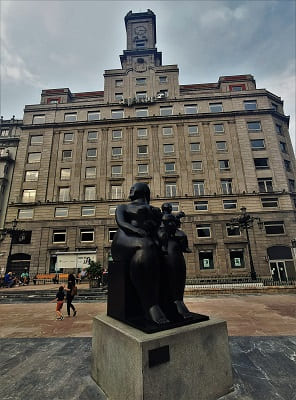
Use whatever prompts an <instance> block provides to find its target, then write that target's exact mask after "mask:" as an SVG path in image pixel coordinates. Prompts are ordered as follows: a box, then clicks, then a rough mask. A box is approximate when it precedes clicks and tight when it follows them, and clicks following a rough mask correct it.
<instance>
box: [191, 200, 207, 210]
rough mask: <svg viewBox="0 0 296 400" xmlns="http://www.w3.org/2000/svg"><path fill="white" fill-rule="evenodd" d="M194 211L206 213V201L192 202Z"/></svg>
mask: <svg viewBox="0 0 296 400" xmlns="http://www.w3.org/2000/svg"><path fill="white" fill-rule="evenodd" d="M194 210H195V211H208V202H207V201H195V202H194Z"/></svg>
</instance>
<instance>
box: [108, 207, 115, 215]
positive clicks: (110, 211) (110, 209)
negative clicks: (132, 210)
mask: <svg viewBox="0 0 296 400" xmlns="http://www.w3.org/2000/svg"><path fill="white" fill-rule="evenodd" d="M116 208H117V207H116V206H109V215H115V212H116Z"/></svg>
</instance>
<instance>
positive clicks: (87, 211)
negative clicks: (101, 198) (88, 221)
mask: <svg viewBox="0 0 296 400" xmlns="http://www.w3.org/2000/svg"><path fill="white" fill-rule="evenodd" d="M95 214H96V208H95V206H86V207H81V216H82V217H93V216H94V215H95Z"/></svg>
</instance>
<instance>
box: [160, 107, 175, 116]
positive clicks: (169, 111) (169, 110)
mask: <svg viewBox="0 0 296 400" xmlns="http://www.w3.org/2000/svg"><path fill="white" fill-rule="evenodd" d="M160 115H161V116H163V117H165V116H167V115H173V107H171V106H169V107H167V106H166V107H160Z"/></svg>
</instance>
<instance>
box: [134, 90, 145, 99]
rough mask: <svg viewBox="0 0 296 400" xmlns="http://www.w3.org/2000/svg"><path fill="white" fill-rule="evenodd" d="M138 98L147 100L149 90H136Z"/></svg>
mask: <svg viewBox="0 0 296 400" xmlns="http://www.w3.org/2000/svg"><path fill="white" fill-rule="evenodd" d="M136 99H137V100H142V99H144V100H146V99H147V92H136Z"/></svg>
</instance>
